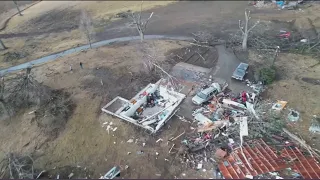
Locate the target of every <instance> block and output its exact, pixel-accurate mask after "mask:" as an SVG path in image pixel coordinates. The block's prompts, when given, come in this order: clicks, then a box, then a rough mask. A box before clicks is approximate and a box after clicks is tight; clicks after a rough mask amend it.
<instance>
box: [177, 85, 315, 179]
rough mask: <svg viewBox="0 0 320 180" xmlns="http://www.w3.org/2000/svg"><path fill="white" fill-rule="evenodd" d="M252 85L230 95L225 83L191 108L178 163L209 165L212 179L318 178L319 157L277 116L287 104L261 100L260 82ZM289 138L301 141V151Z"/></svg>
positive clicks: (290, 118)
mask: <svg viewBox="0 0 320 180" xmlns="http://www.w3.org/2000/svg"><path fill="white" fill-rule="evenodd" d="M247 84H248V86H252V84H250V83H249V82H247ZM205 88H208V87H207V86H206V87H204V88H202V89H205ZM252 88H253V91H252V92H245V91H243V92H241V93H240V94H233V93H232V92H230V91H229V90H228V89H227V85H224V86H223V88H220V89H219V88H217V89H219V90H218V91H217V92H216V94H215V95H214V96H213V98H212V99H210V100H209V101H207V102H206V103H203V104H202V106H201V107H200V108H198V109H195V110H194V111H193V117H194V123H196V125H197V127H191V129H192V130H193V132H192V133H189V134H187V135H186V136H185V137H184V139H182V141H181V143H182V144H183V146H185V147H186V148H187V149H188V153H187V154H184V157H183V158H182V159H181V160H182V163H184V164H186V166H187V167H191V168H194V169H198V170H200V169H203V170H205V168H204V167H203V164H207V163H211V164H213V165H215V167H217V168H216V175H217V176H216V177H219V175H222V176H223V177H224V178H228V179H229V178H230V179H232V178H236V179H239V178H240V179H242V178H276V179H281V178H283V177H286V178H297V177H304V178H320V166H319V165H318V162H317V159H316V158H318V157H319V155H318V154H317V153H316V152H315V151H314V150H312V148H311V147H309V146H307V145H306V144H305V143H304V141H302V140H300V139H299V138H298V137H296V136H295V135H293V134H291V133H290V132H289V131H288V130H286V129H285V128H284V127H285V126H284V125H285V123H286V122H285V120H283V119H284V118H285V116H283V117H281V116H280V115H279V114H281V113H280V112H281V111H282V110H283V109H284V107H285V106H286V104H287V102H286V101H278V102H276V103H270V102H267V101H263V100H260V99H261V98H260V97H259V94H260V92H261V91H262V90H263V86H262V84H259V83H258V84H257V85H255V86H253V87H252ZM257 89H259V91H257ZM289 111H290V113H289V114H288V115H287V120H288V122H290V121H291V122H292V121H297V120H299V112H297V111H295V110H291V109H290V110H289ZM315 124H316V123H315ZM314 126H316V125H314ZM249 132H250V133H249ZM290 139H293V140H295V141H296V142H298V143H299V144H300V145H301V143H302V145H303V146H304V147H305V149H306V150H301V148H300V147H299V146H298V145H296V144H295V143H293V141H292V142H291V141H290ZM269 144H271V145H272V146H271V145H269ZM273 146H275V147H276V148H274V147H273ZM212 152H214V153H212ZM305 153H307V155H305ZM284 171H286V173H284Z"/></svg>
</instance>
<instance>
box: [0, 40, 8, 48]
mask: <svg viewBox="0 0 320 180" xmlns="http://www.w3.org/2000/svg"><path fill="white" fill-rule="evenodd" d="M0 49H1V50H3V49H7V47H6V46H5V45H4V43H3V42H2V40H1V39H0Z"/></svg>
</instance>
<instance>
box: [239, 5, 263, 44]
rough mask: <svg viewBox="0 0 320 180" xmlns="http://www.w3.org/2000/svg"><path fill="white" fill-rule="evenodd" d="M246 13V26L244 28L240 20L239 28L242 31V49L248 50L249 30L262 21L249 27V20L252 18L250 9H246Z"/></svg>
mask: <svg viewBox="0 0 320 180" xmlns="http://www.w3.org/2000/svg"><path fill="white" fill-rule="evenodd" d="M244 15H245V20H246V22H245V26H244V28H243V26H242V25H241V20H239V28H240V30H241V32H242V38H243V39H242V49H243V50H247V42H248V36H249V32H250V31H251V30H252V29H253V28H254V27H256V26H257V25H258V24H259V22H260V21H257V22H256V23H255V24H254V25H253V26H252V27H251V28H249V29H248V25H249V20H250V19H251V17H250V11H249V10H247V9H246V10H245V11H244Z"/></svg>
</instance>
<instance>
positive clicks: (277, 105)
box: [272, 100, 288, 111]
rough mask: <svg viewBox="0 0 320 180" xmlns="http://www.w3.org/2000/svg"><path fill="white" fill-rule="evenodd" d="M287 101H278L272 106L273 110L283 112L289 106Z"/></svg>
mask: <svg viewBox="0 0 320 180" xmlns="http://www.w3.org/2000/svg"><path fill="white" fill-rule="evenodd" d="M287 103H288V102H287V101H279V100H278V101H277V103H275V104H274V105H273V106H272V109H274V110H277V111H281V110H282V109H283V108H284V107H285V106H286V105H287Z"/></svg>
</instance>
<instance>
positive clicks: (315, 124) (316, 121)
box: [309, 115, 320, 133]
mask: <svg viewBox="0 0 320 180" xmlns="http://www.w3.org/2000/svg"><path fill="white" fill-rule="evenodd" d="M309 131H310V132H312V133H320V118H318V117H317V116H316V115H314V116H313V119H312V120H311V126H310V127H309Z"/></svg>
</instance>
